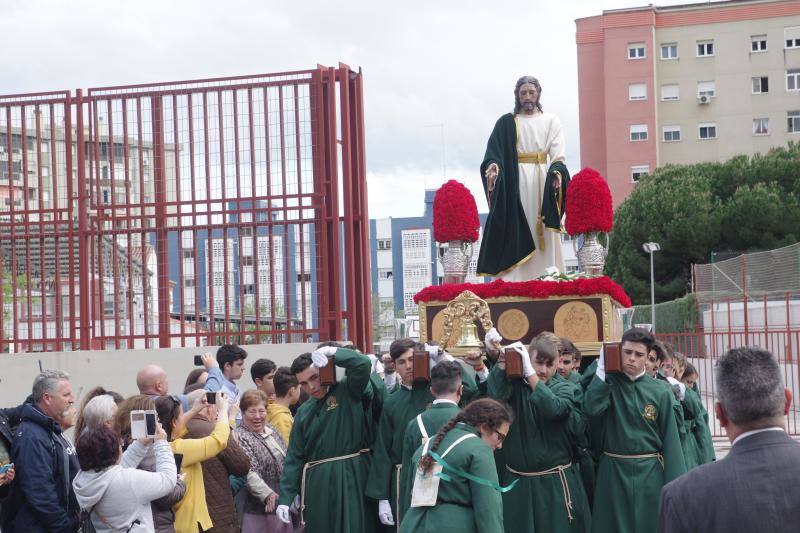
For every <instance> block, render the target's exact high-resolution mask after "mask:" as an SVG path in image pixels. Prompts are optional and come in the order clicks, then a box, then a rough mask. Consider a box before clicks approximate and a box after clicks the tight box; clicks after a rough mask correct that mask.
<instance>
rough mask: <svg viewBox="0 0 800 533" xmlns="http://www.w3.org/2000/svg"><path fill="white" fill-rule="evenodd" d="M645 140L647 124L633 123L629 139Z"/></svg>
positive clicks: (633, 140)
mask: <svg viewBox="0 0 800 533" xmlns="http://www.w3.org/2000/svg"><path fill="white" fill-rule="evenodd" d="M646 140H647V124H633V125H632V126H631V141H632V142H636V141H646Z"/></svg>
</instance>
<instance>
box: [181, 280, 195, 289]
mask: <svg viewBox="0 0 800 533" xmlns="http://www.w3.org/2000/svg"><path fill="white" fill-rule="evenodd" d="M183 286H184V287H194V278H186V279H184V280H183Z"/></svg>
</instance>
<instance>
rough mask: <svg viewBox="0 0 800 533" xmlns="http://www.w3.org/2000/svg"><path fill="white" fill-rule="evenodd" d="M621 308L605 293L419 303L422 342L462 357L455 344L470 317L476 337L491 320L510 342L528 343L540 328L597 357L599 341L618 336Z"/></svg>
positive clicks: (470, 295) (466, 294)
mask: <svg viewBox="0 0 800 533" xmlns="http://www.w3.org/2000/svg"><path fill="white" fill-rule="evenodd" d="M621 307H622V306H621V305H620V304H619V303H617V302H616V301H614V300H612V299H611V297H610V296H608V295H606V294H597V295H591V296H552V297H549V298H540V299H534V298H527V297H521V296H507V297H499V298H487V299H486V300H482V299H480V298H478V297H477V296H475V295H474V294H473V293H471V292H469V291H465V292H464V293H462V294H461V295H459V296H458V297H457V298H456V299H454V300H452V301H451V302H437V301H434V302H420V304H419V313H420V316H419V319H420V320H419V322H420V340H421V341H423V342H428V341H434V342H438V343H439V345H440V346H442V347H443V348H444V349H446V350H448V351H449V352H451V353H453V354H454V355H464V354H465V353H466V352H467V351H469V350H466V349H464V350H462V349H460V348H459V347H458V344H459V339H460V337H461V335H460V333H461V329H462V327H461V326H462V323H463V322H464V321H466V320H468V321H469V322H470V323H472V324H474V325H475V327H476V328H477V336H478V337H479V338H480V339H483V337H484V335H485V334H486V331H488V329H489V328H491V327H492V325H493V321H494V327H496V328H497V330H498V332H499V333H500V335H502V336H503V338H504V339H505V340H506V341H509V342H513V341H521V342H523V343H525V344H527V343H529V342H530V341H531V339H533V337H535V336H536V335H538V334H539V333H540V332H542V331H552V332H553V333H555V334H556V335H558V336H559V337H566V338H568V339H570V340H571V341H572V342H574V343H575V345H576V346H577V347H578V349H579V350H581V353H583V354H584V355H597V354H598V353H599V351H600V346H601V344H602V343H603V342H609V341H613V340H619V338H620V337H621V336H622V323H621V320H620V318H619V315H618V313H617V312H616V309H617V308H621ZM471 349H474V348H471ZM461 352H463V353H461Z"/></svg>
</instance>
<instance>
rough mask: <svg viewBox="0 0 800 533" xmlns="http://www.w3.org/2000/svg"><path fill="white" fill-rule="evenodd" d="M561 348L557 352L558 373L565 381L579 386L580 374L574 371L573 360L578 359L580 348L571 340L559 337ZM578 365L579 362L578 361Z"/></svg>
mask: <svg viewBox="0 0 800 533" xmlns="http://www.w3.org/2000/svg"><path fill="white" fill-rule="evenodd" d="M559 340H560V341H561V350H559V352H558V374H559V375H560V376H561V377H562V378H564V379H566V380H567V381H569V382H571V383H574V384H575V385H578V386H579V387H580V385H581V375H580V373H579V372H576V371H575V361H576V360H577V361H580V353H581V352H580V350H578V348H576V347H575V345H574V344H573V343H572V341H571V340H569V339H568V338H566V337H561V338H560V339H559ZM578 364H579V365H580V363H578Z"/></svg>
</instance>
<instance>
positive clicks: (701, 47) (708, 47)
mask: <svg viewBox="0 0 800 533" xmlns="http://www.w3.org/2000/svg"><path fill="white" fill-rule="evenodd" d="M713 55H714V41H697V57H711V56H713Z"/></svg>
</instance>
